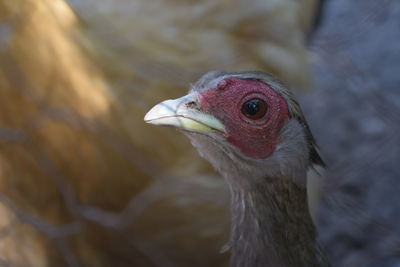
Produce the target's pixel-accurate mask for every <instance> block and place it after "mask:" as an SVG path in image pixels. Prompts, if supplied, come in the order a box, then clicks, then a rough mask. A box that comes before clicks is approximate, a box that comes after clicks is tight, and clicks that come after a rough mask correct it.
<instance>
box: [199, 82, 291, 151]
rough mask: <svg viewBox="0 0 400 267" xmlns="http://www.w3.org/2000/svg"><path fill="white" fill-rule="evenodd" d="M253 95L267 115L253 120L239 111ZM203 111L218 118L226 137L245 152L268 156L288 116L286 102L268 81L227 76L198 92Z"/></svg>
mask: <svg viewBox="0 0 400 267" xmlns="http://www.w3.org/2000/svg"><path fill="white" fill-rule="evenodd" d="M253 98H259V99H262V100H264V101H265V102H266V103H267V105H268V112H267V114H266V115H265V116H264V117H263V118H260V119H257V120H252V119H249V118H247V117H246V116H245V115H244V114H242V112H241V109H242V105H243V103H245V102H246V101H248V100H251V99H253ZM199 102H200V106H201V109H202V111H203V112H206V113H209V114H211V115H213V116H215V117H216V118H217V119H219V120H220V121H221V122H222V123H223V124H224V125H225V129H226V138H227V140H228V141H229V142H230V143H231V144H232V145H234V146H236V147H237V148H238V149H239V150H240V151H241V152H242V153H243V154H244V155H246V156H248V157H251V158H267V157H269V156H271V155H272V153H273V152H274V151H275V149H276V146H277V144H278V142H279V140H278V138H279V131H280V129H281V128H282V126H283V124H284V123H285V122H286V121H287V119H288V118H289V113H288V107H287V103H286V101H285V100H284V99H283V97H281V96H280V95H279V94H278V93H277V92H276V91H275V90H273V89H272V88H271V87H270V86H268V85H267V84H265V83H263V82H260V81H254V80H241V79H237V78H227V79H225V80H222V81H221V82H220V83H219V84H218V86H217V88H214V89H209V90H206V91H204V92H202V93H200V94H199Z"/></svg>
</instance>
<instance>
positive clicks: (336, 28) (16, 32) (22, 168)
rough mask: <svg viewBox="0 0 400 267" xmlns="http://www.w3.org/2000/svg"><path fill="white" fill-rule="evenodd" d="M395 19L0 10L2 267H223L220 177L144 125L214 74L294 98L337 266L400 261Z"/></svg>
mask: <svg viewBox="0 0 400 267" xmlns="http://www.w3.org/2000/svg"><path fill="white" fill-rule="evenodd" d="M399 17H400V2H399V1H396V0H381V1H374V0H354V1H347V0H325V1H322V0H297V1H294V0H279V1H278V0H253V1H251V2H249V1H246V0H201V1H182V0H172V1H162V0H153V1H145V0H118V1H117V0H12V1H10V0H0V266H34V267H36V266H39V267H41V266H44V267H45V266H99V267H102V266H139V267H141V266H143V267H147V266H160V267H164V266H165V267H175V266H192V267H197V266H228V259H229V255H228V253H220V250H221V248H222V247H223V246H224V244H225V243H226V242H227V240H228V236H229V227H230V224H229V206H228V203H229V194H228V191H227V188H226V186H225V184H224V181H223V180H222V179H221V178H220V177H218V175H217V174H216V173H215V172H214V171H213V170H212V168H211V167H210V166H209V164H208V163H206V162H205V161H204V160H203V159H201V158H200V157H198V155H197V153H196V151H195V149H193V148H192V147H191V145H190V144H189V142H188V141H187V140H186V138H184V137H183V136H181V135H180V134H178V133H177V132H176V131H174V130H171V129H165V128H160V127H152V126H149V125H146V124H145V123H143V116H144V114H145V113H146V112H147V111H148V110H149V109H150V108H151V107H152V106H153V105H154V104H156V103H159V102H160V101H162V100H164V99H167V98H175V97H178V96H181V95H183V94H185V92H186V91H187V89H188V87H189V84H190V83H193V82H194V81H195V80H196V79H198V78H199V77H200V76H202V74H204V73H206V72H208V71H211V70H227V71H238V70H263V71H266V72H269V73H272V74H274V75H275V76H277V77H278V78H279V79H281V80H282V81H283V82H284V83H286V84H287V85H288V86H290V87H291V88H292V89H293V90H294V91H295V93H296V95H297V96H298V98H299V99H300V102H301V104H302V107H303V110H304V112H305V114H306V117H307V118H308V121H309V123H310V125H311V128H312V130H313V132H314V135H315V137H316V139H317V140H318V143H319V145H320V147H321V151H322V154H323V157H324V159H325V161H326V162H327V164H328V166H329V168H328V170H327V173H326V175H325V177H324V182H325V184H324V194H323V196H324V197H323V200H322V201H321V203H320V216H319V226H320V229H321V231H320V232H321V236H320V240H321V242H322V243H324V245H325V246H326V247H327V250H328V251H329V253H330V257H331V258H332V261H333V262H334V263H335V264H336V266H365V264H364V265H363V264H362V263H365V262H371V259H374V257H375V256H376V255H378V256H382V255H383V254H379V253H381V252H382V251H384V252H385V253H384V255H385V256H387V257H388V258H391V259H392V258H393V257H396V256H399V255H400V238H399V237H400V226H399V225H400V224H399V223H398V219H399V218H400V201H398V199H396V197H397V194H398V192H399V190H400V181H399V180H400V169H399V167H398V164H399V162H400V137H399V134H398V132H399V130H400V88H399V85H400V75H399V70H400V46H399V43H400V20H399ZM396 219H397V220H396ZM371 225H372V226H378V227H371ZM377 266H378V265H377ZM379 266H383V265H379Z"/></svg>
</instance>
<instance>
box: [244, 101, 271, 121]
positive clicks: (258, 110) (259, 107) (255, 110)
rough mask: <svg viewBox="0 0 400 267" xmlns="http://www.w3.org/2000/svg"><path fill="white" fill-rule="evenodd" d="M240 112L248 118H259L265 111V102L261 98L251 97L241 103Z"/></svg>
mask: <svg viewBox="0 0 400 267" xmlns="http://www.w3.org/2000/svg"><path fill="white" fill-rule="evenodd" d="M242 113H243V114H244V115H245V116H246V117H248V118H250V119H260V118H262V117H264V115H265V114H266V113H267V104H266V103H265V101H264V100H262V99H258V98H254V99H251V100H249V101H247V102H245V103H244V104H243V106H242Z"/></svg>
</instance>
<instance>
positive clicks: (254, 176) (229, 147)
mask: <svg viewBox="0 0 400 267" xmlns="http://www.w3.org/2000/svg"><path fill="white" fill-rule="evenodd" d="M144 121H145V122H147V123H150V124H153V125H160V126H170V127H175V128H177V129H178V130H179V131H181V132H182V133H184V134H185V135H186V136H187V137H188V138H189V140H190V141H191V143H192V145H193V146H194V147H196V148H197V150H198V152H199V154H200V156H202V157H204V158H205V159H206V160H208V161H209V162H210V163H211V164H212V165H213V167H214V168H215V169H216V170H217V171H218V172H219V173H220V174H221V176H223V178H224V179H225V181H226V184H227V185H228V187H229V191H230V198H231V207H230V209H231V234H230V240H229V242H228V244H227V246H226V249H227V250H228V249H229V250H230V253H231V254H230V265H231V266H234V267H243V266H252V267H258V266H277V267H284V266H285V267H286V266H291V267H294V266H296V267H298V266H307V267H313V266H315V267H316V266H318V267H322V266H324V267H325V266H330V264H329V260H328V257H327V256H326V253H325V252H324V250H323V248H322V246H321V245H320V244H319V242H318V240H317V230H316V227H315V225H314V223H313V220H312V217H311V215H310V208H309V200H308V192H307V172H308V171H309V170H310V169H312V168H316V167H318V166H320V167H324V165H325V163H324V161H323V160H322V158H321V156H320V154H319V151H318V147H317V144H316V141H315V138H314V137H313V135H312V133H311V131H310V128H309V126H308V124H307V122H306V120H305V117H304V115H303V113H302V110H301V108H300V105H299V104H298V102H297V101H296V100H295V98H294V96H293V94H292V93H291V91H290V89H288V88H286V87H285V86H284V85H283V84H282V83H281V82H280V81H278V80H277V79H275V78H274V77H273V76H271V75H269V74H266V73H264V72H259V71H243V72H225V71H212V72H209V73H207V74H205V75H204V76H202V77H201V78H200V79H199V80H198V81H197V82H195V83H194V84H193V85H191V87H190V89H189V92H188V94H187V95H185V96H183V97H181V98H178V99H173V100H166V101H163V102H161V103H159V104H157V105H155V106H154V107H153V108H151V109H150V111H149V112H148V113H147V114H146V115H145V117H144Z"/></svg>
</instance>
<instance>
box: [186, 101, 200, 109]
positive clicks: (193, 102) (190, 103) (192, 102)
mask: <svg viewBox="0 0 400 267" xmlns="http://www.w3.org/2000/svg"><path fill="white" fill-rule="evenodd" d="M185 106H186V107H187V108H191V109H197V110H198V109H199V107H198V105H197V103H196V102H195V101H190V102H187V103H186V104H185Z"/></svg>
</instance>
